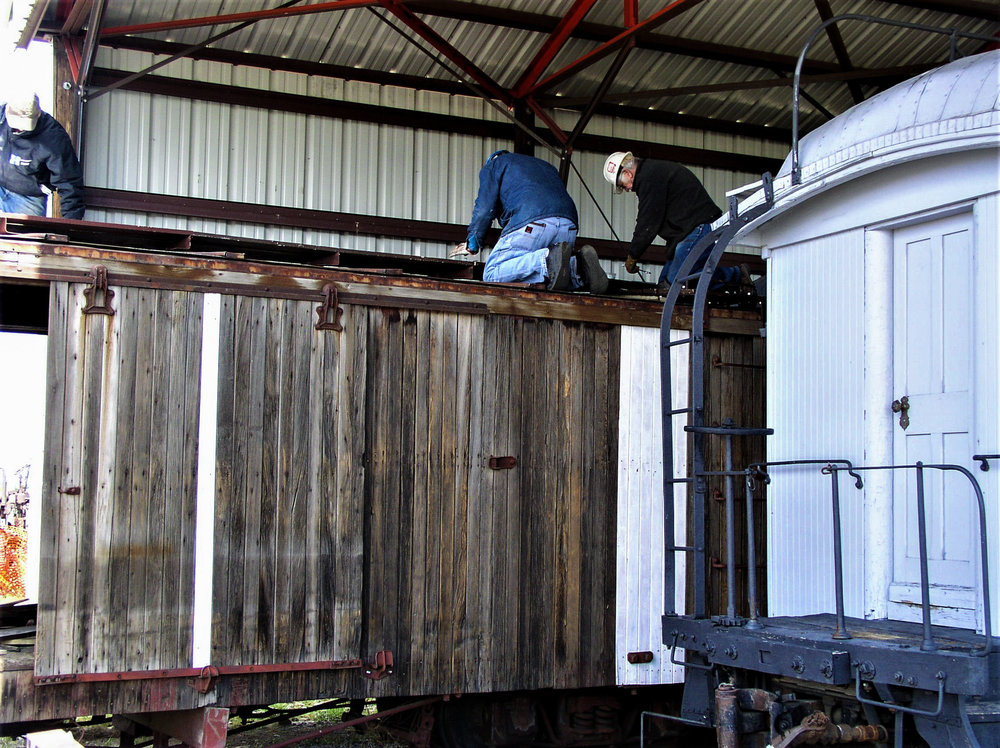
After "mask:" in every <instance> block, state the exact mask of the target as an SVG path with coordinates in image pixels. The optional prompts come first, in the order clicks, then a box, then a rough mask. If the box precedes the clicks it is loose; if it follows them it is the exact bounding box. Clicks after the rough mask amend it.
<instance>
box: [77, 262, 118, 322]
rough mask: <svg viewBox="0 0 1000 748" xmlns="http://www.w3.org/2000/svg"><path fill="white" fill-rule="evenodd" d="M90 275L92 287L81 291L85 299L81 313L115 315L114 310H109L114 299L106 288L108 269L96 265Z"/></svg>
mask: <svg viewBox="0 0 1000 748" xmlns="http://www.w3.org/2000/svg"><path fill="white" fill-rule="evenodd" d="M92 275H93V279H94V283H93V285H92V286H90V287H89V288H85V289H83V295H84V297H86V299H87V304H86V305H85V306H84V307H83V313H84V314H107V315H109V316H110V315H112V314H114V313H115V310H114V309H112V308H111V300H112V299H113V298H115V292H114V291H112V290H111V289H110V288H108V269H107V268H106V267H104V266H103V265H97V266H96V267H95V268H94V271H93V273H92Z"/></svg>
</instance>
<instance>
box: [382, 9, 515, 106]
mask: <svg viewBox="0 0 1000 748" xmlns="http://www.w3.org/2000/svg"><path fill="white" fill-rule="evenodd" d="M379 4H380V5H381V6H382V7H383V8H385V9H386V10H387V11H389V12H390V13H392V14H393V15H394V16H396V18H398V19H399V20H400V21H402V22H403V23H405V24H406V25H407V26H409V27H410V28H411V29H412V30H413V31H415V32H416V33H417V34H418V35H419V36H420V37H421V38H423V39H424V41H426V42H427V43H429V44H430V45H431V46H432V47H434V49H436V50H437V51H438V52H440V53H441V54H443V55H444V56H445V57H447V58H448V59H449V60H450V61H451V62H452V63H454V64H455V65H457V66H458V67H459V69H460V70H462V72H464V73H467V74H468V75H470V76H472V78H473V80H475V81H476V83H478V84H479V85H480V86H482V87H483V88H485V89H486V92H487V93H488V94H489V95H490V96H492V97H494V98H496V99H499V100H500V101H502V102H503V103H504V104H506V105H507V106H513V104H514V97H513V96H511V94H510V92H509V91H506V90H504V88H503V87H502V86H501V85H500V84H499V83H497V82H496V81H494V80H493V79H492V78H490V77H489V76H488V75H487V74H486V73H485V72H483V71H482V70H480V69H479V68H478V67H477V66H476V65H475V64H474V63H473V62H472V60H470V59H469V58H468V57H466V56H465V55H463V54H462V53H461V52H459V51H458V50H457V49H455V48H454V47H453V46H452V45H451V44H449V43H448V41H447V40H446V39H445V38H444V37H442V36H441V35H440V34H438V33H437V32H436V31H434V29H432V28H431V27H430V26H428V25H427V24H426V23H424V22H423V21H422V20H420V19H419V18H417V16H416V15H415V14H414V13H413V11H412V10H410V9H409V8H407V7H406V3H405V2H402V1H401V0H381V2H380V3H379Z"/></svg>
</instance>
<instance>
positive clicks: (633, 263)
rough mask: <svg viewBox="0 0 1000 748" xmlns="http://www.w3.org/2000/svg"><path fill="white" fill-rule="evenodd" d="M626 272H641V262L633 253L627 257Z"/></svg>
mask: <svg viewBox="0 0 1000 748" xmlns="http://www.w3.org/2000/svg"><path fill="white" fill-rule="evenodd" d="M625 272H627V273H638V272H639V263H638V261H637V260H636V259H635V258H634V257H633V256H632V255H629V256H628V257H626V258H625Z"/></svg>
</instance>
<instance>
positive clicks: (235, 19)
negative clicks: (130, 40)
mask: <svg viewBox="0 0 1000 748" xmlns="http://www.w3.org/2000/svg"><path fill="white" fill-rule="evenodd" d="M378 4H379V3H378V0H331V2H326V3H316V4H315V5H303V6H299V7H296V8H273V9H271V10H251V11H246V12H243V13H228V14H226V15H221V16H203V17H201V18H178V19H176V20H173V21H157V22H155V23H140V24H136V25H134V26H111V27H109V28H106V29H104V30H103V31H102V32H101V38H105V37H109V36H123V35H127V34H145V33H149V32H152V31H172V30H175V29H190V28H196V27H199V26H215V25H217V24H222V23H241V22H243V21H262V20H264V19H268V18H287V17H290V16H302V15H306V14H310V13H325V12H327V11H331V10H349V9H351V8H367V7H369V6H372V5H378Z"/></svg>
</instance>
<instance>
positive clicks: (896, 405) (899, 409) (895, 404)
mask: <svg viewBox="0 0 1000 748" xmlns="http://www.w3.org/2000/svg"><path fill="white" fill-rule="evenodd" d="M909 411H910V398H908V397H907V396H906V395H903V396H902V397H901V398H899V399H898V400H893V401H892V412H893V413H899V427H900V428H901V429H903V431H906V427H907V426H909V425H910V416H909Z"/></svg>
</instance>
